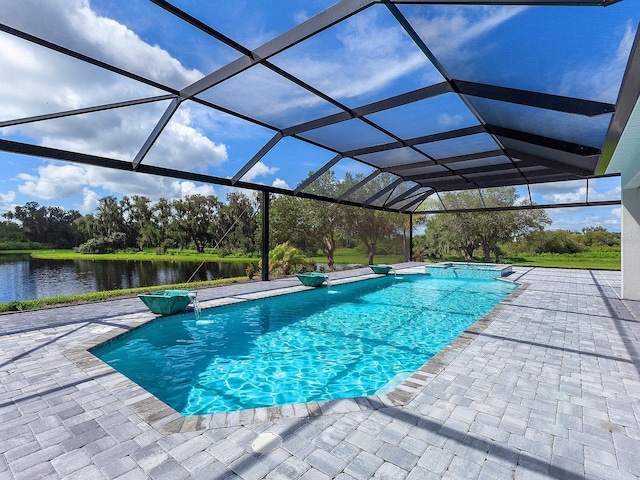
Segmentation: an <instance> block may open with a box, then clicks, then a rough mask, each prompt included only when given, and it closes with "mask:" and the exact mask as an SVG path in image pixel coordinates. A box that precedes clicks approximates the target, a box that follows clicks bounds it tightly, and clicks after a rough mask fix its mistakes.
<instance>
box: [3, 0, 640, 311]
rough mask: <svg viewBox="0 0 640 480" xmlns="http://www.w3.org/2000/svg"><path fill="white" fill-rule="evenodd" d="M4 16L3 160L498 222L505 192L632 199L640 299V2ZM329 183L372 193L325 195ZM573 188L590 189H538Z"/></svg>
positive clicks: (634, 288)
mask: <svg viewBox="0 0 640 480" xmlns="http://www.w3.org/2000/svg"><path fill="white" fill-rule="evenodd" d="M0 5H2V8H1V9H0V42H2V44H3V47H2V50H1V51H2V53H1V54H0V61H1V62H2V65H1V66H2V72H3V73H2V74H0V81H1V82H2V88H1V90H0V92H1V93H0V94H1V95H2V105H3V108H2V109H1V110H0V153H2V155H3V156H2V157H0V158H3V160H4V161H8V160H7V159H11V160H13V158H14V155H15V154H18V155H21V156H24V155H26V156H28V157H37V158H44V159H46V160H47V161H49V162H55V163H54V164H56V165H58V164H66V163H73V164H81V165H85V166H88V167H91V168H94V167H97V168H101V169H111V170H112V171H113V176H114V177H113V178H114V181H119V182H124V183H127V184H129V183H130V184H131V188H132V189H135V186H136V184H140V183H143V182H146V181H147V180H144V178H148V177H149V176H153V177H158V178H165V179H176V180H182V181H189V182H198V183H202V184H212V185H218V186H222V187H227V188H244V189H250V190H254V191H259V192H262V194H263V200H264V203H265V205H268V194H283V195H294V196H299V197H305V198H313V199H317V200H324V201H331V202H340V203H344V204H346V205H353V206H359V207H363V208H374V209H380V210H385V211H392V212H401V213H406V214H409V215H418V214H428V213H441V212H451V211H454V210H455V209H452V208H450V207H449V208H448V207H447V205H445V204H443V203H442V201H441V198H440V195H441V194H442V193H444V192H451V191H460V190H470V189H473V190H476V191H477V192H478V195H479V198H480V199H481V206H479V208H480V209H483V210H491V209H493V208H496V207H494V206H492V205H487V204H486V203H484V201H483V198H485V196H483V193H484V192H486V191H487V189H491V188H493V187H501V186H514V187H516V188H517V190H518V193H519V195H520V197H521V198H522V199H523V201H522V204H520V205H516V206H515V208H555V207H568V206H583V207H584V206H604V205H618V204H621V203H622V218H623V244H624V246H623V280H624V283H623V296H625V297H626V298H635V299H640V285H639V284H638V282H637V281H634V280H633V279H634V278H638V275H639V274H640V260H636V259H634V258H632V255H631V254H629V252H630V248H631V249H632V248H635V247H634V246H637V245H635V243H634V242H636V241H638V240H634V239H635V238H640V227H638V220H637V218H640V195H638V194H637V187H638V185H640V180H639V178H640V174H639V173H638V167H637V164H638V163H639V162H638V153H637V148H636V147H637V145H638V139H639V138H640V136H639V135H640V134H639V133H638V129H639V128H640V126H639V125H640V119H638V114H637V112H635V110H634V109H635V107H636V103H637V101H638V97H639V93H640V54H639V53H638V48H637V44H638V38H639V37H638V22H639V21H640V5H639V3H638V2H637V1H635V0H619V1H615V0H491V1H482V0H439V1H438V0H415V1H411V0H404V1H375V0H342V1H339V2H337V3H335V2H334V1H332V0H314V1H310V2H304V5H301V3H300V2H295V1H292V0H279V1H277V2H267V1H265V2H250V3H248V4H246V5H244V4H243V8H240V7H237V6H235V7H234V5H233V2H229V5H218V4H216V6H215V8H214V7H212V4H211V3H210V2H193V1H187V0H174V1H173V2H169V1H165V0H149V1H145V0H132V1H130V2H127V3H126V5H122V4H120V3H119V2H113V1H111V0H92V1H91V2H89V1H88V0H74V1H72V2H69V1H65V0H55V1H46V2H45V1H37V0H23V1H20V2H17V1H13V0H1V1H0ZM80 26H85V27H86V26H90V28H80ZM134 46H135V48H133V47H134ZM43 79H44V82H45V83H44V85H46V88H43V87H42V86H43V83H42V80H43ZM60 162H62V163H60ZM325 172H333V173H334V174H335V176H336V178H338V179H339V180H340V179H342V178H345V176H351V178H357V179H358V182H357V183H356V184H355V185H353V186H351V187H350V188H346V189H343V190H342V191H337V192H336V191H323V190H322V187H321V182H319V179H320V177H321V176H322V174H323V173H325ZM371 185H376V186H377V187H376V191H374V192H372V191H371V188H370V187H371ZM560 185H562V186H566V185H569V186H571V188H572V189H573V190H574V191H577V192H581V193H580V195H577V196H576V195H573V196H569V197H566V198H564V199H562V198H561V196H557V197H555V199H554V201H551V202H550V201H549V200H548V197H546V196H545V195H542V194H541V193H540V192H542V191H543V190H544V189H545V188H547V189H548V188H552V187H553V186H560ZM602 185H608V189H607V190H608V191H612V190H613V191H616V189H618V190H617V191H619V189H620V186H622V194H620V195H613V196H609V197H606V196H603V195H601V194H599V190H598V188H597V187H598V186H602ZM267 211H268V210H267ZM263 233H264V232H263ZM267 233H268V232H267ZM263 243H264V242H263Z"/></svg>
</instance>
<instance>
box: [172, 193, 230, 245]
mask: <svg viewBox="0 0 640 480" xmlns="http://www.w3.org/2000/svg"><path fill="white" fill-rule="evenodd" d="M172 205H173V208H174V222H175V226H176V227H177V230H179V231H181V232H184V234H185V236H184V237H182V238H181V240H182V241H183V242H184V241H185V240H187V241H191V242H193V244H194V246H195V248H196V251H197V252H198V253H204V248H205V247H206V246H207V245H208V244H211V243H212V240H213V239H216V238H220V236H221V232H220V225H219V223H218V221H217V214H218V211H219V209H220V201H219V200H218V198H217V197H216V196H215V195H209V196H204V195H190V196H188V197H185V198H183V199H180V200H174V201H173V203H172ZM175 231H176V230H175V229H174V232H175ZM182 246H184V247H186V246H187V245H186V244H185V243H182V245H181V247H182Z"/></svg>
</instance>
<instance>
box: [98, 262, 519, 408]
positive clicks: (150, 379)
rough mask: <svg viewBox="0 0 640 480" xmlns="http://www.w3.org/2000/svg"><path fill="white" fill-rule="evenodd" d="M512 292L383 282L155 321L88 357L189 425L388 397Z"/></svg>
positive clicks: (490, 283)
mask: <svg viewBox="0 0 640 480" xmlns="http://www.w3.org/2000/svg"><path fill="white" fill-rule="evenodd" d="M514 288H516V285H514V284H511V283H508V282H501V281H495V280H475V279H432V278H429V277H428V276H426V275H405V276H403V277H398V278H394V277H393V276H385V277H380V278H376V279H372V280H366V281H361V282H354V283H350V284H345V285H339V286H332V287H331V288H330V289H327V288H319V289H314V290H309V291H305V292H300V293H295V294H290V295H283V296H278V297H272V298H267V299H263V300H257V301H250V302H243V303H241V304H236V305H230V306H225V307H219V308H211V309H206V310H203V311H202V312H201V313H200V315H199V318H196V317H195V315H194V314H193V313H184V314H180V315H174V316H171V317H167V318H158V319H157V320H154V321H152V322H150V323H147V324H145V325H143V326H142V327H140V328H138V329H135V330H133V331H131V332H128V333H126V334H124V335H121V336H120V337H117V338H116V339H113V340H112V341H110V342H108V343H106V344H103V345H100V346H98V347H96V348H94V349H93V350H92V353H93V354H94V355H96V356H98V357H99V358H100V359H102V360H103V361H104V362H106V363H108V364H109V365H111V366H112V367H113V368H115V369H116V370H118V371H120V372H121V373H123V374H124V375H126V376H127V377H129V378H130V379H131V380H133V381H134V382H136V383H138V384H139V385H141V386H142V387H144V388H145V389H146V390H148V391H149V392H151V393H152V394H154V395H155V396H156V397H158V398H159V399H160V400H162V401H164V402H165V403H167V404H169V405H171V406H172V407H173V408H174V409H176V410H177V411H179V412H181V413H182V414H183V415H202V414H207V413H219V412H227V411H234V410H241V409H247V408H258V407H267V406H274V405H286V404H291V403H300V402H310V401H320V400H330V399H338V398H353V397H359V396H364V395H371V394H374V393H376V392H377V391H379V390H381V389H383V390H382V391H385V390H384V387H385V385H387V387H388V388H387V390H388V389H390V388H391V386H392V385H389V383H390V381H391V382H392V381H393V379H394V378H395V379H396V381H397V379H401V378H404V377H406V376H408V375H409V374H410V373H412V372H414V371H416V370H417V369H419V368H420V367H421V366H422V365H423V364H424V363H425V362H426V361H427V360H429V359H430V358H431V357H433V356H434V355H435V354H436V353H438V352H439V351H440V350H441V349H442V348H443V347H445V346H446V345H447V344H449V343H450V342H451V341H452V340H453V339H454V338H456V337H457V336H458V335H459V334H460V333H462V332H463V331H464V330H465V329H467V328H468V327H469V326H470V325H471V324H472V323H474V322H475V321H476V320H478V319H479V318H480V317H481V316H482V315H484V314H486V313H487V312H488V311H489V310H491V308H493V307H494V306H495V305H496V304H497V303H498V302H499V301H500V300H502V299H503V298H504V297H506V296H507V295H508V294H509V293H511V291H512V290H513V289H514Z"/></svg>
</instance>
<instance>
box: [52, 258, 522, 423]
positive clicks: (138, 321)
mask: <svg viewBox="0 0 640 480" xmlns="http://www.w3.org/2000/svg"><path fill="white" fill-rule="evenodd" d="M411 270H415V269H412V268H407V269H400V270H398V273H400V272H401V273H402V274H403V275H404V274H410V275H414V274H418V275H419V274H424V273H423V272H420V271H411ZM378 277H380V275H378V274H374V273H371V274H365V275H359V276H355V277H347V278H342V279H336V280H332V285H340V284H346V283H353V282H358V281H363V280H369V279H372V278H378ZM496 280H500V281H505V282H509V283H517V284H518V285H519V287H518V288H516V289H515V290H513V292H511V293H510V294H509V295H508V296H507V297H505V298H504V299H502V300H501V301H500V302H499V303H498V304H497V305H496V306H494V307H493V308H492V309H491V310H490V311H489V312H488V313H486V314H485V315H483V316H482V317H481V318H480V319H478V320H477V321H476V322H474V323H473V324H472V325H471V326H469V327H468V328H467V329H466V330H465V331H464V332H462V333H461V334H460V335H459V336H458V337H457V338H455V339H454V340H453V341H452V342H451V343H450V344H449V345H447V346H446V347H445V348H443V349H442V350H441V351H440V352H438V353H437V354H436V355H434V356H433V357H432V358H431V359H429V360H428V361H427V362H425V363H424V364H423V365H422V366H421V367H420V368H419V369H418V370H416V371H415V372H413V373H412V374H411V375H409V376H408V377H407V378H405V379H404V380H403V381H402V382H401V383H400V384H398V385H397V386H396V387H395V388H394V389H393V390H392V391H391V392H389V393H386V394H375V395H369V396H366V397H356V398H345V399H337V400H325V401H321V402H307V403H296V404H289V405H283V406H277V407H262V408H253V409H246V410H238V411H234V412H225V413H216V414H207V415H195V416H184V415H182V414H181V413H179V412H177V411H176V410H175V409H173V408H172V407H170V406H169V405H167V404H166V403H164V402H163V401H162V400H160V399H159V398H157V397H156V396H155V395H153V394H152V393H150V392H148V391H147V390H146V389H144V388H143V387H141V386H140V385H138V384H137V383H135V382H133V381H132V380H130V379H129V378H128V377H126V376H125V375H124V374H122V373H120V372H118V371H117V370H115V369H114V368H113V367H111V366H109V365H108V364H106V363H104V362H103V361H102V360H100V359H99V358H98V357H96V356H94V355H93V354H92V353H91V352H90V351H89V350H91V349H92V348H94V347H97V346H98V345H101V344H103V343H106V342H108V341H110V340H112V339H114V338H115V337H117V336H120V335H122V334H123V333H126V332H129V331H132V330H135V329H136V328H139V327H141V326H142V325H144V324H146V323H148V322H150V321H153V320H156V319H158V318H159V317H158V316H157V315H154V314H152V313H151V312H144V313H135V314H131V315H123V316H122V317H120V318H121V319H122V320H123V321H124V324H125V325H126V326H120V327H108V330H106V331H104V332H103V333H101V334H99V335H98V336H96V337H94V338H92V339H91V340H89V341H87V342H83V343H81V344H79V345H77V346H75V347H73V348H70V349H67V350H65V351H64V352H62V353H63V355H64V356H65V357H66V358H67V359H68V360H69V361H71V362H72V363H74V364H75V365H76V366H77V367H78V368H79V369H81V370H82V371H83V372H84V373H85V374H86V375H87V376H89V377H90V378H92V379H93V380H95V381H96V382H98V383H100V384H101V385H102V386H103V387H104V388H105V389H106V390H108V391H109V392H111V394H113V395H114V396H116V397H117V398H118V399H119V400H121V401H122V402H123V403H124V404H125V405H127V406H128V407H129V408H131V409H132V410H133V411H134V412H135V413H137V414H138V415H139V416H140V418H141V419H142V420H144V421H145V422H146V423H148V424H149V425H150V426H151V427H152V428H154V429H155V430H156V431H158V432H159V433H161V434H163V435H168V434H172V433H179V432H180V433H184V432H194V431H198V430H204V429H208V428H220V427H223V428H226V427H232V426H245V425H252V424H259V423H265V422H271V421H274V420H278V419H280V418H295V419H300V418H307V417H318V416H322V415H330V414H337V413H347V412H354V411H362V410H378V409H381V408H387V407H398V406H404V405H407V404H408V403H409V402H411V401H412V400H413V399H414V398H415V396H416V395H418V394H419V393H420V392H421V391H422V390H423V389H424V388H425V387H426V386H427V385H428V384H429V383H430V382H431V381H432V380H433V379H434V378H436V377H437V376H438V374H439V373H440V372H442V370H444V368H445V367H446V366H447V365H448V364H449V363H451V361H453V359H454V358H456V357H457V356H458V355H459V354H460V353H461V352H462V351H463V350H464V349H465V348H466V347H467V346H468V345H469V344H470V343H471V342H472V341H473V340H474V339H475V338H477V336H478V334H479V333H482V332H483V331H484V330H485V329H486V328H487V327H488V326H489V325H490V324H491V322H492V321H493V320H494V319H495V318H496V317H497V316H498V315H499V314H500V313H501V312H502V311H503V310H504V309H505V308H506V307H507V306H508V305H510V304H512V303H513V301H514V300H515V299H516V298H517V297H518V296H520V295H521V294H522V293H523V292H524V291H525V290H526V289H527V288H528V286H529V284H528V283H526V282H517V281H515V280H511V279H508V278H504V277H503V278H499V279H496ZM313 288H314V287H305V286H302V285H298V286H293V287H283V288H278V289H275V290H266V291H260V292H255V293H246V294H238V295H233V296H228V297H223V298H219V299H215V300H208V301H204V302H200V305H201V307H202V308H212V307H219V306H224V305H231V304H236V303H241V302H245V301H252V300H259V299H263V298H269V297H275V296H280V295H287V294H290V293H296V292H301V291H306V290H312V289H313Z"/></svg>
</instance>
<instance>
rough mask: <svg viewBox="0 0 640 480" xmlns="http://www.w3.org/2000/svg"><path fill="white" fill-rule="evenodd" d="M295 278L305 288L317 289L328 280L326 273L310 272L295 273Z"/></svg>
mask: <svg viewBox="0 0 640 480" xmlns="http://www.w3.org/2000/svg"><path fill="white" fill-rule="evenodd" d="M296 277H298V280H300V281H301V282H302V284H303V285H304V286H305V287H319V286H320V285H322V284H323V283H324V282H325V280H327V279H328V278H329V275H327V274H326V273H317V272H310V273H296Z"/></svg>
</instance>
